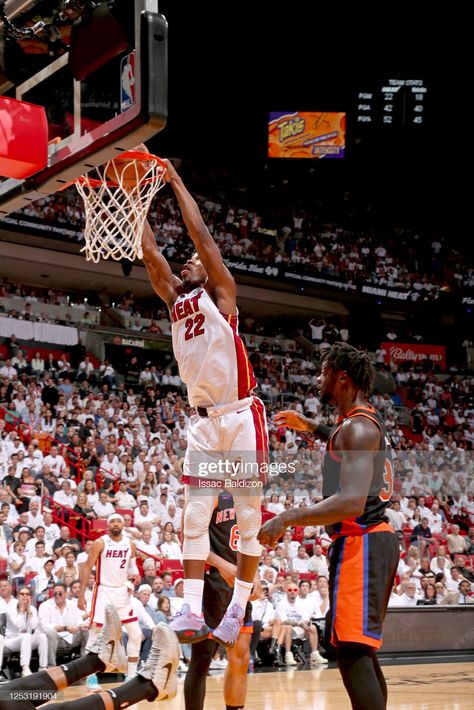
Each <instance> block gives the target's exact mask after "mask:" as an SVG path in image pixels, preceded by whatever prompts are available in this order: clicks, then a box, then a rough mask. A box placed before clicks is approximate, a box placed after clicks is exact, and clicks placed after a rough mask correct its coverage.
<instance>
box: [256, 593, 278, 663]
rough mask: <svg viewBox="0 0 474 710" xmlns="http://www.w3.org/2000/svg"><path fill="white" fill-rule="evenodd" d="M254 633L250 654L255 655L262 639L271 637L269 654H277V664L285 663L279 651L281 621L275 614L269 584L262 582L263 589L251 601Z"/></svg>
mask: <svg viewBox="0 0 474 710" xmlns="http://www.w3.org/2000/svg"><path fill="white" fill-rule="evenodd" d="M251 604H252V621H253V634H252V641H251V643H250V655H251V656H253V657H255V655H256V654H255V652H256V650H257V646H258V644H259V643H260V641H265V640H266V639H271V642H270V648H269V650H268V652H269V654H270V655H272V656H275V657H276V658H275V661H274V663H275V665H283V661H282V659H281V656H279V654H278V653H277V652H278V650H279V647H278V637H279V635H280V631H281V621H280V619H277V618H276V616H275V609H274V607H273V605H272V603H271V601H270V595H269V590H268V585H267V584H262V590H261V592H260V595H259V597H258V599H256V600H255V601H253V602H251Z"/></svg>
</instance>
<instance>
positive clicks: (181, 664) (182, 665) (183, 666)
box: [178, 658, 188, 673]
mask: <svg viewBox="0 0 474 710" xmlns="http://www.w3.org/2000/svg"><path fill="white" fill-rule="evenodd" d="M187 671H188V667H187V665H186V663H185V662H184V661H183V659H182V658H180V659H179V663H178V673H187Z"/></svg>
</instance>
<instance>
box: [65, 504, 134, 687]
mask: <svg viewBox="0 0 474 710" xmlns="http://www.w3.org/2000/svg"><path fill="white" fill-rule="evenodd" d="M124 525H125V523H124V520H123V518H122V516H121V515H120V514H119V513H112V515H110V516H109V518H108V519H107V527H108V534H107V535H103V536H102V537H99V538H98V539H97V540H95V541H94V544H93V545H92V547H91V549H90V551H89V555H88V558H87V561H86V562H85V563H84V564H83V565H81V569H80V572H79V574H80V581H81V587H80V590H79V595H78V603H77V606H78V607H79V609H81V610H85V608H86V601H85V596H84V595H85V590H86V585H87V581H88V579H89V575H90V574H91V572H92V569H93V568H94V567H95V587H94V592H93V595H92V604H91V629H90V632H89V640H88V646H89V645H90V644H91V643H93V641H94V639H95V637H96V636H97V634H98V633H99V631H100V628H101V627H102V626H103V625H104V613H105V607H106V605H107V604H112V605H113V606H114V608H115V609H116V610H117V613H118V615H119V617H120V621H121V622H122V625H126V629H127V634H128V643H127V655H128V674H127V675H128V677H132V676H134V675H135V674H136V671H137V664H138V655H139V653H140V645H141V642H142V632H141V629H140V626H139V624H138V619H137V617H136V616H135V614H134V612H133V610H132V607H131V604H130V598H129V594H128V587H127V586H126V583H127V581H128V578H129V577H133V576H135V575H137V574H138V569H137V565H136V561H135V556H136V550H135V544H134V543H133V542H131V541H130V538H128V537H126V536H125V535H123V534H122V533H123V528H124Z"/></svg>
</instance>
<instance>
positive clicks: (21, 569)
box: [7, 540, 27, 582]
mask: <svg viewBox="0 0 474 710" xmlns="http://www.w3.org/2000/svg"><path fill="white" fill-rule="evenodd" d="M7 561H8V569H9V572H10V579H11V580H12V581H13V580H18V581H19V582H22V581H23V580H24V578H25V574H26V567H27V559H26V555H25V546H24V544H23V543H22V542H20V541H19V540H17V541H16V542H14V543H13V551H12V552H10V554H9V556H8V560H7Z"/></svg>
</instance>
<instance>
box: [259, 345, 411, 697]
mask: <svg viewBox="0 0 474 710" xmlns="http://www.w3.org/2000/svg"><path fill="white" fill-rule="evenodd" d="M374 378H375V371H374V368H373V366H372V363H371V362H370V359H369V356H368V355H367V354H366V353H363V352H360V351H359V350H356V348H353V347H352V346H351V345H347V344H346V343H335V344H334V345H333V346H332V347H331V349H330V350H329V351H328V353H327V355H326V356H325V358H324V360H323V365H322V371H321V375H320V376H319V378H318V379H319V396H320V399H321V402H323V403H324V404H332V405H334V406H335V407H336V410H337V414H338V418H337V420H336V425H335V426H334V428H333V429H329V428H328V427H323V426H319V425H318V423H317V422H316V421H313V420H311V419H307V418H306V417H304V416H303V415H301V414H299V413H298V412H291V411H287V412H280V413H279V414H278V415H277V416H276V417H275V422H276V423H277V424H286V426H289V427H292V428H293V429H297V430H299V431H309V432H312V433H317V435H318V436H321V437H323V438H325V439H327V442H328V443H327V448H326V453H325V456H324V461H323V471H322V474H323V498H324V500H322V501H320V502H319V503H316V504H315V505H311V506H308V507H307V508H293V509H291V510H287V511H285V512H284V513H280V515H277V516H276V517H275V518H272V519H271V520H268V521H267V522H266V523H265V525H264V526H263V527H262V529H261V531H260V534H259V539H260V541H261V542H262V543H263V544H264V545H273V544H274V543H275V542H276V541H277V540H278V538H279V537H280V536H281V535H283V533H284V532H285V530H286V529H287V528H288V527H289V526H293V525H301V526H306V525H324V526H325V528H326V532H328V533H329V535H331V537H332V539H333V543H332V545H331V547H330V549H329V555H328V556H329V560H330V562H329V564H330V567H329V596H330V615H331V631H332V637H331V641H332V643H333V645H334V646H335V647H336V653H337V663H338V666H339V670H340V672H341V676H342V679H343V681H344V685H345V687H346V690H347V692H348V693H349V697H350V699H351V702H352V707H353V708H370V710H385V708H386V705H387V685H386V682H385V678H384V676H383V673H382V669H381V668H380V665H379V662H378V659H377V655H376V653H375V650H376V649H377V648H380V646H381V644H382V624H383V620H384V618H385V614H386V611H387V606H388V600H389V597H390V594H391V591H392V587H393V582H394V579H395V574H396V571H397V566H398V558H399V547H398V540H397V537H396V535H395V533H394V532H393V529H392V528H391V527H390V525H389V524H388V520H387V518H386V517H385V509H386V507H387V506H388V504H389V503H390V498H391V496H392V492H393V473H392V461H391V452H390V444H389V443H388V439H387V436H386V433H385V427H384V424H383V420H382V417H381V416H380V414H379V413H378V412H377V410H376V409H374V407H372V405H371V404H370V403H369V402H368V401H367V399H366V397H367V396H368V394H369V393H370V392H371V391H372V387H373V382H374Z"/></svg>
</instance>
